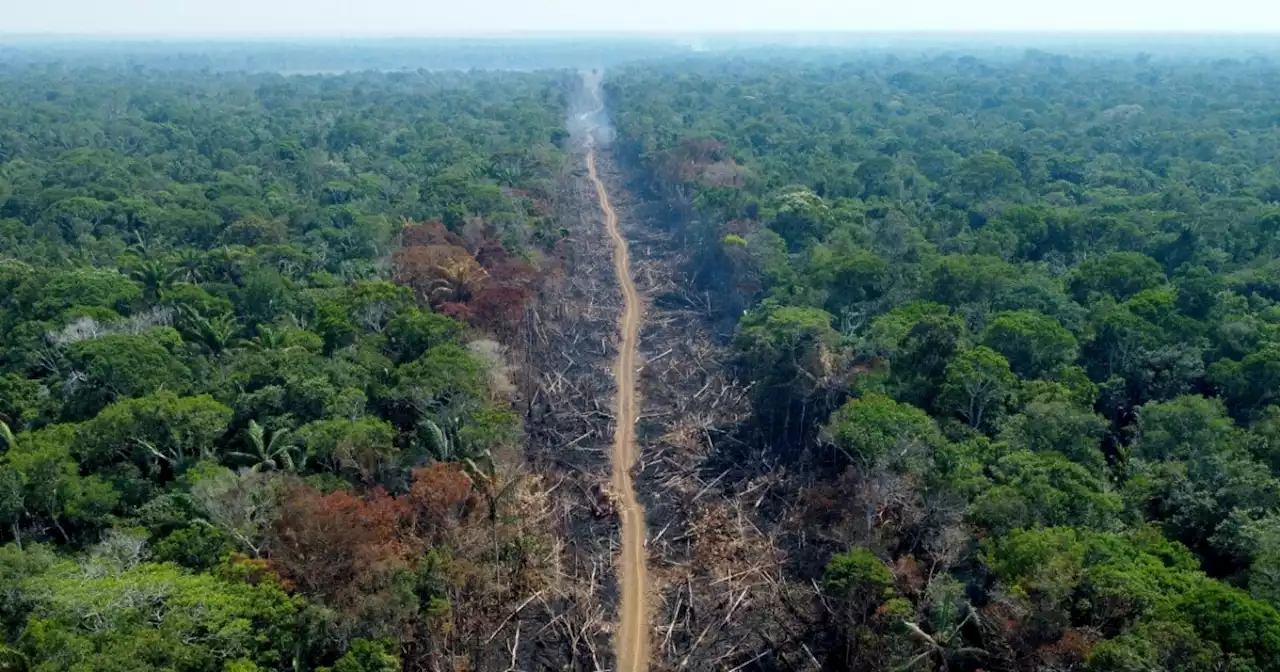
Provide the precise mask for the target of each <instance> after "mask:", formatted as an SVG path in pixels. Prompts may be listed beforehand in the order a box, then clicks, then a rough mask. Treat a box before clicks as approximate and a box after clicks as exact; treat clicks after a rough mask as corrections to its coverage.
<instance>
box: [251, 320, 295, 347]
mask: <svg viewBox="0 0 1280 672" xmlns="http://www.w3.org/2000/svg"><path fill="white" fill-rule="evenodd" d="M255 331H257V332H258V335H257V336H254V337H253V338H249V339H245V340H243V341H241V343H242V344H243V345H244V346H245V347H247V348H250V349H252V350H257V351H259V352H265V351H267V350H284V351H289V350H294V349H297V348H298V346H296V345H291V346H286V345H285V343H286V342H287V341H286V340H285V337H284V332H283V331H281V330H278V329H275V328H272V327H271V326H270V325H266V324H259V325H258V327H257V329H255Z"/></svg>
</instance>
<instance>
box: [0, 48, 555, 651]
mask: <svg viewBox="0 0 1280 672" xmlns="http://www.w3.org/2000/svg"><path fill="white" fill-rule="evenodd" d="M574 83H575V80H574V78H573V77H572V75H571V74H566V73H560V72H541V73H529V74H518V73H509V72H508V73H499V72H495V73H473V74H463V73H439V74H428V73H423V72H417V73H404V74H378V73H373V72H366V73H361V74H351V75H344V76H330V77H318V76H317V77H282V76H279V75H273V74H262V75H247V74H207V73H205V74H196V73H191V72H184V73H166V72H164V71H152V70H137V71H122V70H110V69H93V70H90V69H66V68H62V67H56V66H44V65H30V66H7V67H2V68H0V89H3V90H4V91H5V97H4V98H5V99H4V101H3V103H0V128H3V130H0V278H2V279H0V343H2V344H3V346H2V347H0V421H3V423H4V424H3V425H0V429H3V437H2V440H0V529H2V530H3V531H2V532H0V537H3V539H4V540H5V542H7V543H8V545H7V546H5V547H3V549H0V575H3V577H4V578H3V579H0V584H2V585H3V586H4V588H3V589H2V591H0V592H2V593H3V595H4V597H3V598H0V632H2V633H3V640H0V667H3V668H4V669H30V670H108V669H122V670H123V669H129V670H143V669H154V670H179V669H180V670H239V671H244V670H255V669H262V670H282V669H317V666H324V665H335V664H336V667H334V669H339V670H354V669H361V670H375V669H376V670H384V669H389V668H388V665H394V666H398V665H399V663H398V661H399V656H400V655H401V649H400V646H399V645H398V642H400V641H404V642H408V641H418V642H421V643H422V646H423V647H424V648H429V647H431V646H436V647H442V646H446V645H447V644H442V643H441V642H442V641H445V640H448V639H449V638H451V637H458V638H459V640H458V641H462V642H463V643H464V644H465V645H467V646H470V645H472V644H473V643H474V642H472V641H470V640H471V638H472V637H473V635H474V633H472V631H471V630H469V629H468V626H467V625H466V624H465V623H463V622H461V621H463V620H465V619H466V618H476V617H478V616H479V613H478V612H479V611H480V610H481V607H478V606H476V605H477V604H478V603H483V602H485V601H493V600H498V599H500V598H501V595H502V594H503V593H504V592H508V591H514V590H516V589H517V586H515V585H513V584H514V583H515V580H514V579H512V578H511V577H510V576H508V575H507V574H505V573H504V570H503V569H502V568H503V567H510V566H512V565H519V564H520V563H521V562H523V561H521V560H519V558H520V555H521V553H525V552H529V551H528V550H527V549H525V550H523V551H522V550H521V548H522V547H521V546H520V544H521V543H524V544H527V543H529V539H528V538H527V535H525V534H524V533H523V532H520V531H519V530H515V529H514V528H512V526H509V525H507V524H505V523H503V522H502V521H495V522H494V525H493V530H492V535H490V533H489V526H488V525H483V524H481V522H479V521H481V520H483V519H484V518H483V515H482V513H481V512H480V511H481V509H482V508H483V507H482V506H472V505H471V504H470V503H469V502H473V501H474V502H481V501H482V500H484V499H485V498H486V497H491V498H492V497H498V496H499V494H500V493H507V492H512V491H513V490H512V488H511V487H508V486H509V484H508V483H506V482H505V481H504V480H503V479H504V478H505V475H503V474H500V473H497V472H496V471H495V466H494V464H495V462H494V459H493V458H492V454H493V453H494V452H496V451H500V450H502V449H509V448H510V447H512V446H516V445H518V441H519V434H520V423H519V418H518V416H517V415H516V414H515V413H514V412H513V411H512V409H511V407H510V402H509V397H510V394H511V390H510V383H509V382H508V381H507V379H506V374H505V371H506V367H507V366H508V365H507V363H506V361H505V355H504V353H503V349H502V346H500V345H499V344H498V343H496V342H495V341H493V340H490V339H491V337H490V336H487V335H486V334H499V335H500V334H502V333H504V331H505V330H507V329H509V328H510V325H511V323H512V321H513V320H514V321H516V322H518V321H519V319H520V315H521V305H522V303H523V302H524V301H525V300H526V299H527V297H528V296H529V294H530V290H531V283H532V282H533V280H534V278H536V277H538V275H539V274H540V273H545V272H547V271H549V270H550V269H551V266H553V262H554V259H552V258H550V257H546V256H545V255H544V251H545V250H550V249H551V248H552V247H553V246H554V245H555V244H556V242H557V241H558V240H559V239H560V233H559V231H558V227H557V226H556V225H555V222H554V219H553V217H552V216H551V211H550V203H551V199H552V198H553V196H554V192H555V190H556V188H557V186H556V184H557V179H558V177H559V174H560V172H561V170H562V169H563V166H564V165H565V161H566V153H565V150H566V139H567V132H566V131H565V129H564V119H565V115H566V113H567V112H566V109H565V100H566V97H567V96H568V95H569V93H570V92H571V89H570V88H569V87H570V85H572V84H574ZM549 260H550V261H549ZM513 313H514V314H513ZM472 330H475V331H472ZM479 330H484V331H479ZM486 493H487V494H486ZM508 528H512V531H508ZM477 535H479V536H477ZM508 544H514V546H511V547H509V548H508V547H507V545H508ZM498 547H501V548H502V549H503V551H502V553H503V555H502V558H498V557H494V556H493V555H492V554H490V555H485V554H484V552H482V551H484V549H489V548H498ZM55 548H56V550H57V552H56V553H55V552H52V549H55ZM431 549H437V550H438V552H439V553H445V552H447V554H448V555H443V554H440V555H436V556H431V557H426V556H425V555H424V554H426V553H427V551H429V550H431ZM267 558H270V565H268V564H267V560H266V559H267ZM424 558H425V559H424ZM463 593H467V595H470V596H467V595H464V594H463ZM455 603H456V604H457V605H458V608H459V609H461V611H454V609H455V607H454V604H455ZM469 612H475V613H469ZM19 661H21V663H19ZM378 661H382V662H381V663H379V662H378ZM361 665H363V667H361ZM379 665H381V666H379ZM13 666H17V667H13Z"/></svg>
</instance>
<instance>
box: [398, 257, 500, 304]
mask: <svg viewBox="0 0 1280 672" xmlns="http://www.w3.org/2000/svg"><path fill="white" fill-rule="evenodd" d="M391 260H392V263H393V265H394V267H395V279H396V283H397V284H401V285H405V286H407V287H411V288H413V290H414V294H415V295H416V296H417V297H418V300H420V301H423V302H426V303H430V304H431V305H432V306H438V305H440V304H442V303H446V302H465V301H467V300H468V299H470V298H471V295H472V294H473V293H474V292H476V291H477V290H479V289H480V288H481V287H482V286H483V285H484V282H485V278H486V276H487V274H486V273H485V270H484V269H483V268H481V267H480V264H479V263H478V262H477V261H476V260H475V258H474V257H472V256H471V254H470V253H468V252H467V251H466V249H464V248H462V247H459V246H457V245H426V246H414V247H403V248H400V249H399V250H396V251H395V252H394V253H393V254H392V255H391Z"/></svg>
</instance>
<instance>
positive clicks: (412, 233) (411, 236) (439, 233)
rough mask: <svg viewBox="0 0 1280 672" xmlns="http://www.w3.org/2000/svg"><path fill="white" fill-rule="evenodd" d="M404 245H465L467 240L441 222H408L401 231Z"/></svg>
mask: <svg viewBox="0 0 1280 672" xmlns="http://www.w3.org/2000/svg"><path fill="white" fill-rule="evenodd" d="M400 245H401V246H402V247H429V246H431V245H454V246H457V247H465V246H466V241H464V240H463V239H462V237H461V236H459V235H458V234H456V233H454V232H452V231H450V230H449V229H446V228H445V226H444V224H441V223H440V222H423V223H421V224H407V225H405V227H404V229H403V230H402V231H401V233H400Z"/></svg>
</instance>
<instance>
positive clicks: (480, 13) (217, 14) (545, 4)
mask: <svg viewBox="0 0 1280 672" xmlns="http://www.w3.org/2000/svg"><path fill="white" fill-rule="evenodd" d="M758 30H764V31H786V30H838V31H1098V30H1101V31H1142V32H1166V31H1172V32H1223V31H1225V32H1280V0H968V1H965V0H617V1H614V2H604V1H600V0H0V35H2V34H15V33H17V34H29V33H45V34H49V33H53V34H68V33H75V34H100V35H149V36H184V37H190V36H392V35H396V36H413V35H441V34H475V33H488V34H492V33H509V32H545V31H557V32H562V31H568V32H579V31H637V32H639V31H666V32H673V31H674V32H704V31H758ZM1277 39H1280V36H1278V38H1277Z"/></svg>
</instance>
